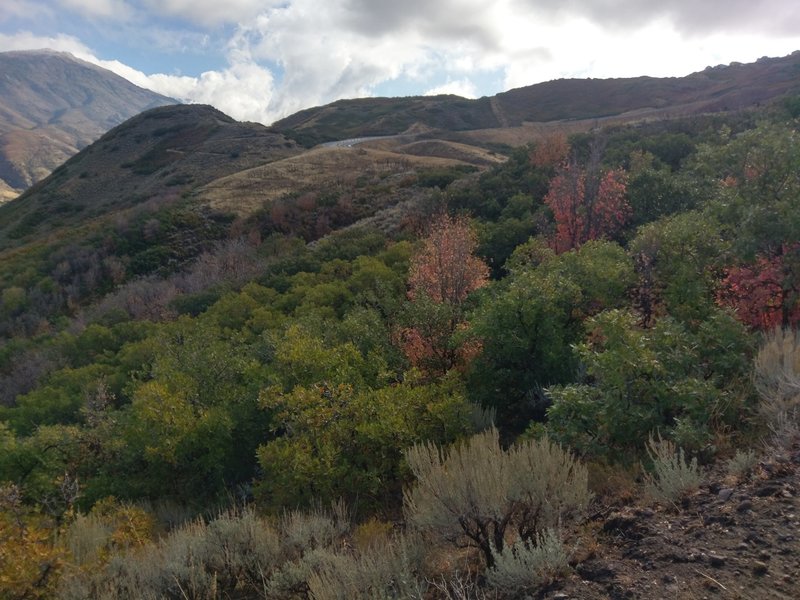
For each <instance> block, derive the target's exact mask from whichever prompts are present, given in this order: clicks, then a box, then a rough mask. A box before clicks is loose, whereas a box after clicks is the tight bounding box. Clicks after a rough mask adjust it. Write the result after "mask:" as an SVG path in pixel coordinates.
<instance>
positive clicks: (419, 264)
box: [408, 215, 489, 305]
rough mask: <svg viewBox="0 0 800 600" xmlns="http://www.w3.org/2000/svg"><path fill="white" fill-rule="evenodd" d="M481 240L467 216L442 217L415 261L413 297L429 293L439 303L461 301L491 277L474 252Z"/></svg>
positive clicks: (409, 279)
mask: <svg viewBox="0 0 800 600" xmlns="http://www.w3.org/2000/svg"><path fill="white" fill-rule="evenodd" d="M477 243H478V242H477V237H476V235H475V232H474V231H473V230H472V228H471V227H470V225H469V221H467V219H466V218H464V217H450V216H448V215H443V216H441V217H439V218H438V219H437V220H436V221H435V222H434V223H433V225H432V226H431V229H430V232H429V234H428V237H426V238H425V240H424V247H423V249H422V251H421V252H420V253H419V254H417V256H415V257H414V259H413V260H412V263H411V271H410V275H409V278H408V285H409V297H410V298H411V299H412V300H413V299H415V298H417V297H418V296H419V294H420V293H425V294H427V295H428V297H430V298H431V299H432V300H433V301H435V302H446V303H449V304H454V305H458V304H461V303H462V302H463V301H464V300H465V299H466V297H467V296H468V295H469V293H470V292H472V291H474V290H476V289H478V288H479V287H481V286H483V285H484V284H485V283H486V282H487V280H488V278H489V268H488V267H487V266H486V264H485V263H484V262H483V261H482V260H481V259H480V258H478V257H477V256H475V255H474V253H475V248H476V246H477Z"/></svg>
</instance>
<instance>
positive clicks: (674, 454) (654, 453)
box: [645, 434, 702, 503]
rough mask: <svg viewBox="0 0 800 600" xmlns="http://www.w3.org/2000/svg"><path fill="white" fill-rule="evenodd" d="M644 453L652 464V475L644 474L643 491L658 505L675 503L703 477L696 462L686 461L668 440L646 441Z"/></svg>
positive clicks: (681, 450)
mask: <svg viewBox="0 0 800 600" xmlns="http://www.w3.org/2000/svg"><path fill="white" fill-rule="evenodd" d="M646 449H647V454H648V456H649V457H650V460H651V461H652V463H653V474H647V475H645V492H646V493H647V495H648V496H650V497H651V498H653V499H654V500H656V501H658V502H668V503H674V502H675V501H676V500H678V499H679V498H680V497H681V496H683V495H685V494H686V493H688V492H690V491H692V490H696V489H697V488H698V487H700V482H701V481H702V476H701V473H700V469H699V468H698V466H697V459H696V458H693V459H692V460H691V461H690V462H686V458H685V456H684V452H683V449H682V448H678V447H677V446H676V445H675V444H674V443H672V442H671V441H669V440H665V439H662V438H661V435H660V434H659V435H658V438H657V439H656V438H653V436H652V435H651V436H650V439H649V440H648V442H647V446H646Z"/></svg>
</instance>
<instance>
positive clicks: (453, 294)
mask: <svg viewBox="0 0 800 600" xmlns="http://www.w3.org/2000/svg"><path fill="white" fill-rule="evenodd" d="M423 244H424V246H423V248H422V250H421V251H420V252H419V253H418V254H417V255H416V256H415V257H414V258H413V259H412V262H411V269H410V274H409V278H408V287H409V291H408V296H409V299H410V300H411V302H410V303H409V307H408V311H407V326H406V327H402V328H400V329H399V330H398V331H396V332H395V337H396V339H397V342H398V343H399V345H400V347H401V348H402V350H403V353H404V354H405V356H406V358H407V359H408V360H409V362H410V363H411V364H412V365H413V366H415V367H418V368H421V369H422V370H424V371H427V372H430V373H443V372H446V371H448V370H449V369H451V368H453V367H457V366H463V365H465V364H467V363H468V362H470V361H471V360H472V358H474V356H475V355H476V354H477V352H479V350H480V347H479V346H478V345H477V344H476V343H474V342H472V343H463V344H460V345H457V346H456V345H453V344H452V343H451V341H452V337H453V334H454V333H455V332H456V331H458V330H459V329H462V328H464V327H465V323H464V317H463V314H462V312H463V311H462V309H461V308H460V307H461V304H462V303H463V302H464V300H466V298H467V296H468V295H469V294H470V293H471V292H473V291H475V290H476V289H478V288H480V287H482V286H483V285H485V284H486V282H487V281H488V277H489V268H488V267H487V266H486V263H484V262H483V261H482V260H481V259H480V258H478V257H476V256H475V254H474V253H475V248H476V246H477V237H476V235H475V232H474V231H473V230H472V228H471V227H470V224H469V221H468V220H467V219H466V218H464V217H450V216H448V215H446V214H445V215H442V216H441V217H439V218H438V219H437V220H436V221H435V222H434V223H433V225H432V226H431V229H430V233H429V234H428V237H426V238H425V240H424V242H423Z"/></svg>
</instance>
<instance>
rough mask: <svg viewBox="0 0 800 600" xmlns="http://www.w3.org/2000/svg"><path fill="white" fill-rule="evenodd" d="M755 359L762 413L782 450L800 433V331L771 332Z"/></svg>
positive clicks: (775, 443)
mask: <svg viewBox="0 0 800 600" xmlns="http://www.w3.org/2000/svg"><path fill="white" fill-rule="evenodd" d="M754 363H755V364H754V380H755V386H756V389H757V390H758V393H759V396H760V397H761V402H760V404H759V408H760V412H761V416H762V418H763V419H764V421H765V422H766V424H767V426H768V427H769V428H770V430H771V432H772V436H773V443H774V445H775V446H776V448H777V449H780V450H782V449H784V448H786V447H789V446H790V445H791V444H793V443H794V439H795V437H796V436H797V435H798V433H800V334H798V332H797V331H796V330H793V329H782V328H775V329H773V330H771V331H769V332H767V333H766V334H765V336H764V338H763V341H762V343H761V346H760V348H759V350H758V354H757V355H756V357H755V361H754Z"/></svg>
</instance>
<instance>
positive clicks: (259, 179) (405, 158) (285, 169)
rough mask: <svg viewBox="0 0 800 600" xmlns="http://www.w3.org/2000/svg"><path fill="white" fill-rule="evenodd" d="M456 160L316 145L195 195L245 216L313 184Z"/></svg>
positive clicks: (342, 181) (340, 182)
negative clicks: (272, 201)
mask: <svg viewBox="0 0 800 600" xmlns="http://www.w3.org/2000/svg"><path fill="white" fill-rule="evenodd" d="M458 164H462V161H458V160H454V159H450V158H438V157H430V156H412V155H405V154H398V153H395V152H388V151H385V150H373V149H368V148H361V147H357V148H315V149H313V150H309V151H308V152H304V153H303V154H300V155H299V156H292V157H290V158H286V159H284V160H279V161H275V162H272V163H269V164H266V165H262V166H260V167H255V168H252V169H247V170H246V171H241V172H239V173H235V174H233V175H229V176H227V177H222V178H220V179H217V180H215V181H212V182H211V183H209V184H208V185H205V186H203V187H202V188H201V189H200V190H199V192H198V198H199V199H200V200H201V201H205V202H208V204H209V205H210V206H211V207H212V208H215V209H219V210H223V211H230V212H234V213H236V214H238V215H241V216H246V215H248V214H252V213H253V212H254V211H256V210H258V209H259V208H261V207H262V206H263V205H264V202H267V201H270V200H276V199H278V198H280V197H282V196H285V195H286V194H289V193H292V192H298V191H302V190H304V189H309V188H312V187H315V188H318V187H320V186H325V185H344V186H350V185H353V184H355V182H356V180H357V179H358V178H359V177H361V176H363V175H368V176H371V175H392V174H396V173H402V172H405V171H410V170H413V169H415V168H418V167H449V166H453V165H458Z"/></svg>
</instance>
